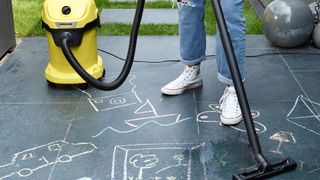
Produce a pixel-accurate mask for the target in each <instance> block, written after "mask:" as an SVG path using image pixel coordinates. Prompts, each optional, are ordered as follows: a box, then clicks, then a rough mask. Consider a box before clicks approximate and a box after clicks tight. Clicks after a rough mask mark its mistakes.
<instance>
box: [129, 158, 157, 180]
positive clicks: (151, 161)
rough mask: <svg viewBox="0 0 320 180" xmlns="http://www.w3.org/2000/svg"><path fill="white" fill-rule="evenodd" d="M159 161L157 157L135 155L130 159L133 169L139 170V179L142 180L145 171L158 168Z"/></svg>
mask: <svg viewBox="0 0 320 180" xmlns="http://www.w3.org/2000/svg"><path fill="white" fill-rule="evenodd" d="M158 161H159V159H158V158H157V156H156V155H154V154H151V155H142V154H135V155H133V156H132V157H131V158H130V159H129V163H130V164H132V165H133V167H135V168H138V169H139V175H138V179H142V177H143V171H144V169H150V168H154V167H156V166H157V162H158Z"/></svg>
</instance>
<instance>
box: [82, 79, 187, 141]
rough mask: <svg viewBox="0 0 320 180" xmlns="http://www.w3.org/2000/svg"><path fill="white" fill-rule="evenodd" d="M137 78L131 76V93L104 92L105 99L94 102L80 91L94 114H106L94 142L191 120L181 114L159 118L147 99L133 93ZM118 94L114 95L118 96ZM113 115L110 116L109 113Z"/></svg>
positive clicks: (163, 115)
mask: <svg viewBox="0 0 320 180" xmlns="http://www.w3.org/2000/svg"><path fill="white" fill-rule="evenodd" d="M135 78H136V77H135V76H133V75H131V76H130V80H129V84H130V86H132V88H131V91H128V89H127V88H123V89H121V90H119V91H123V92H120V93H118V94H110V92H104V93H105V94H108V95H107V96H103V97H98V98H93V97H92V95H91V94H90V93H88V92H85V91H82V92H84V93H85V94H87V95H88V96H89V98H88V101H89V103H90V104H91V106H92V107H93V109H94V110H95V111H96V112H97V113H105V115H106V117H108V116H109V115H112V117H110V118H105V119H106V126H103V125H102V127H103V128H102V129H98V130H97V132H96V133H95V134H93V135H92V137H93V138H97V137H99V136H100V135H102V134H103V133H104V132H107V131H108V130H110V131H113V132H116V133H120V134H125V133H131V132H134V131H136V130H138V129H140V128H141V127H143V126H145V125H147V124H150V123H151V124H155V125H157V126H162V127H166V126H173V125H176V124H179V123H181V122H184V121H186V120H190V119H192V117H183V115H182V114H180V113H169V114H160V113H158V110H157V109H156V107H155V106H154V105H153V104H152V102H151V101H150V100H149V99H142V98H140V97H139V96H138V93H137V92H136V91H135V89H136V87H137V86H136V85H135V84H134V83H133V80H134V79H135ZM119 91H117V92H119ZM111 112H112V113H111Z"/></svg>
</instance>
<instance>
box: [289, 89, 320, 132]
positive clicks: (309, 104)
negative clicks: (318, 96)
mask: <svg viewBox="0 0 320 180" xmlns="http://www.w3.org/2000/svg"><path fill="white" fill-rule="evenodd" d="M319 112H320V104H319V103H317V102H314V101H311V100H310V99H308V98H306V97H304V96H303V95H299V96H298V97H297V99H296V101H295V103H294V105H293V107H292V109H291V110H290V111H289V113H288V114H287V117H286V120H287V121H289V122H291V123H292V124H294V125H296V126H298V127H300V128H302V129H305V130H307V131H309V132H311V133H313V134H317V135H320V115H319Z"/></svg>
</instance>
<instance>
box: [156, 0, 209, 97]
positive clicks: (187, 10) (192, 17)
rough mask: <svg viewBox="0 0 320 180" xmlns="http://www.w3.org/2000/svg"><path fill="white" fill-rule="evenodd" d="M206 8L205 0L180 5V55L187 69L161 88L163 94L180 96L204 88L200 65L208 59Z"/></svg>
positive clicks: (185, 1)
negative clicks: (206, 53)
mask: <svg viewBox="0 0 320 180" xmlns="http://www.w3.org/2000/svg"><path fill="white" fill-rule="evenodd" d="M204 8H205V0H182V2H180V3H179V9H178V11H179V34H180V55H181V63H182V64H184V65H185V68H184V71H183V72H182V74H180V76H179V77H178V78H177V79H175V80H174V81H172V82H170V83H168V84H167V85H165V86H163V87H162V88H161V92H162V93H163V94H167V95H178V94H182V93H183V92H184V91H186V90H187V89H191V88H196V87H200V86H202V78H201V76H200V63H201V61H203V60H205V57H206V56H205V51H206V34H205V25H204V17H205V9H204Z"/></svg>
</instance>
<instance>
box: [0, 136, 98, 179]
mask: <svg viewBox="0 0 320 180" xmlns="http://www.w3.org/2000/svg"><path fill="white" fill-rule="evenodd" d="M95 149H97V147H96V146H95V145H94V144H92V143H91V142H82V143H69V142H67V141H64V140H58V141H54V142H50V143H48V144H44V145H41V146H37V147H34V148H30V149H27V150H24V151H21V152H18V153H15V154H14V155H13V158H12V160H11V162H10V163H8V164H4V165H0V179H1V180H2V179H6V178H12V177H14V176H18V177H28V176H30V175H32V173H33V172H35V171H38V170H40V169H42V168H45V167H47V166H50V165H53V164H55V163H68V162H71V161H72V160H73V159H74V158H77V157H79V156H83V155H85V154H89V153H91V152H93V151H94V150H95ZM58 155H59V157H57V156H58Z"/></svg>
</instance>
